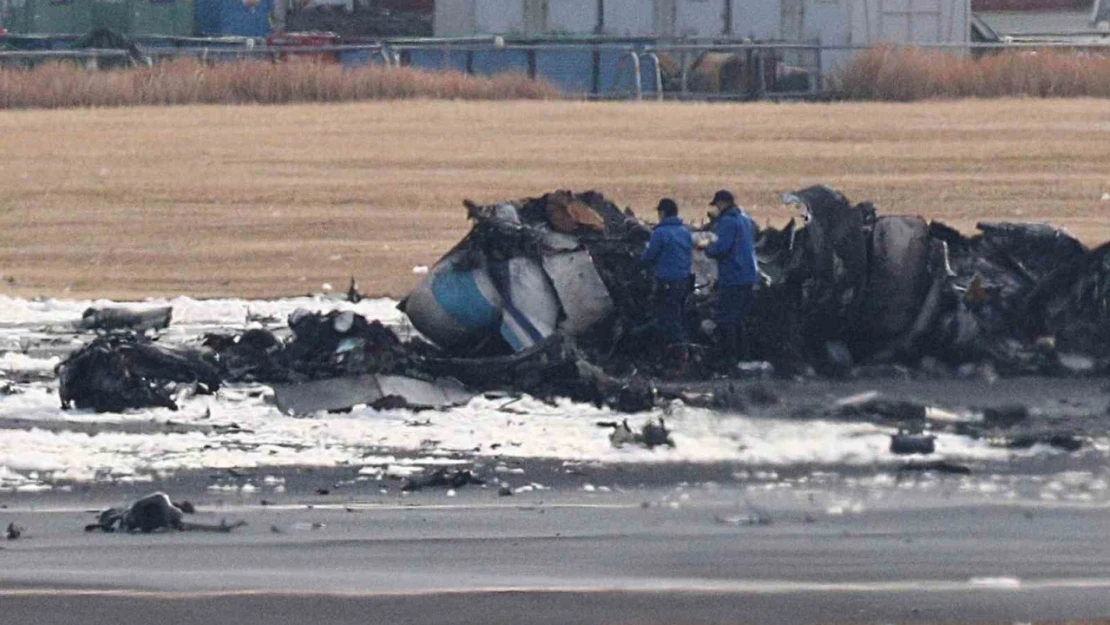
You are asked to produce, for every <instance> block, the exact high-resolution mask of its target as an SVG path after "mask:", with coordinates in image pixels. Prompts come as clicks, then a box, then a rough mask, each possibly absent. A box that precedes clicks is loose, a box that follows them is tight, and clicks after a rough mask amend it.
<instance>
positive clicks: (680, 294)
mask: <svg viewBox="0 0 1110 625" xmlns="http://www.w3.org/2000/svg"><path fill="white" fill-rule="evenodd" d="M689 285H690V281H689V280H674V281H670V280H656V281H655V322H656V323H657V324H658V325H659V331H660V332H662V334H663V341H664V342H665V343H666V344H667V345H679V344H682V343H685V342H686V295H687V292H688V290H689Z"/></svg>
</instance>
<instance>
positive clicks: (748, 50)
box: [0, 37, 1110, 100]
mask: <svg viewBox="0 0 1110 625" xmlns="http://www.w3.org/2000/svg"><path fill="white" fill-rule="evenodd" d="M197 43H199V44H203V42H197ZM212 43H213V45H196V44H194V42H193V41H190V45H185V46H182V47H165V46H163V47H147V48H145V49H143V50H142V54H143V55H144V57H147V58H149V59H150V60H151V62H157V61H158V60H161V59H172V58H195V59H197V60H200V61H202V62H207V63H213V62H227V61H234V60H245V59H265V60H274V61H279V60H282V59H286V58H289V57H297V56H302V55H303V56H314V57H323V56H330V57H332V58H333V59H335V60H337V61H341V62H343V63H344V64H347V65H355V64H368V63H373V64H379V65H381V66H384V67H387V68H395V67H401V66H412V67H417V68H420V67H425V68H428V69H457V70H460V71H466V72H468V73H476V74H479V73H483V72H482V70H481V69H476V66H477V64H478V63H477V61H478V60H482V61H490V60H491V59H494V58H495V57H496V56H497V55H515V57H514V60H515V63H516V64H515V65H508V66H506V67H507V69H509V70H510V71H520V72H521V73H526V74H528V75H529V76H531V77H534V78H544V79H547V80H549V81H552V82H554V83H555V84H556V85H557V86H560V81H561V80H564V79H566V80H568V81H569V80H570V79H574V81H575V82H577V83H578V84H579V86H580V85H581V83H582V82H583V79H584V76H583V74H586V73H588V74H589V78H590V80H589V82H590V86H589V88H586V89H572V90H567V91H569V94H570V95H578V96H581V97H585V98H591V99H637V100H643V99H649V98H650V99H655V100H664V99H703V100H713V99H743V100H751V99H793V98H818V97H821V96H822V92H823V89H824V80H823V78H824V75H825V72H826V70H828V69H831V68H830V67H829V66H828V65H827V63H826V60H825V59H826V57H829V58H831V56H830V55H834V56H835V55H839V56H840V57H841V58H847V57H848V56H850V55H851V54H852V53H854V52H858V51H861V50H866V49H869V48H871V47H872V46H868V45H860V44H841V45H821V44H814V43H786V42H747V41H744V42H736V41H720V40H701V41H698V40H679V41H653V40H629V41H611V40H598V41H574V42H556V41H538V42H505V41H504V40H502V39H501V38H499V37H493V38H490V37H484V38H462V39H450V40H442V39H408V40H391V41H382V42H376V43H363V44H337V45H320V46H266V45H265V44H264V42H259V41H257V40H247V39H244V40H241V41H240V42H238V44H235V45H229V44H228V43H227V42H226V41H224V40H220V41H213V42H212ZM914 47H916V48H922V49H933V50H944V51H949V52H954V53H962V54H972V53H984V52H990V51H998V50H1022V49H1027V50H1040V49H1071V50H1088V51H1098V52H1102V53H1110V38H1105V39H1098V40H1094V41H1081V42H1074V41H1007V42H1002V43H937V44H922V45H917V46H914ZM427 53H435V54H434V55H429V54H427ZM586 54H588V55H590V63H589V64H588V66H587V65H585V64H582V63H581V62H580V61H579V66H578V70H573V69H571V70H566V71H562V72H561V73H560V72H553V71H552V70H550V69H544V68H543V67H541V66H542V65H543V64H542V63H540V61H552V62H554V61H556V60H558V59H559V58H561V57H560V56H559V55H569V56H575V57H576V58H580V57H582V56H583V55H586ZM713 54H716V55H725V56H727V57H729V59H728V62H731V63H733V67H732V69H733V70H734V71H735V72H737V76H734V77H733V78H734V79H736V80H738V81H739V83H737V84H730V85H728V88H727V89H726V88H721V86H720V85H718V86H717V88H713V89H706V88H705V84H703V83H704V82H705V81H704V78H705V76H704V75H702V74H699V72H703V70H702V69H700V68H699V66H698V63H699V61H700V60H704V59H706V58H707V55H713ZM130 56H131V55H130V53H129V52H128V51H126V50H105V49H89V50H72V49H67V50H0V66H3V65H5V64H11V63H17V64H21V65H33V64H36V63H41V62H44V61H59V60H61V61H67V60H69V61H81V62H85V63H86V64H87V65H88V66H90V67H97V66H99V65H100V62H101V61H102V60H108V59H112V60H122V59H126V58H128V57H130ZM569 56H568V58H569ZM430 59H439V60H438V61H437V62H435V63H432V62H430ZM788 60H789V61H790V62H787V61H788ZM506 67H501V68H500V69H502V70H504V69H506ZM787 70H789V71H792V72H796V74H797V76H796V77H797V81H796V82H802V81H803V80H804V81H805V86H804V88H800V89H799V88H791V89H785V88H781V84H779V79H781V78H782V76H781V73H782V72H783V71H787ZM703 73H704V72H703ZM708 73H710V74H711V73H712V72H708ZM718 78H720V77H718Z"/></svg>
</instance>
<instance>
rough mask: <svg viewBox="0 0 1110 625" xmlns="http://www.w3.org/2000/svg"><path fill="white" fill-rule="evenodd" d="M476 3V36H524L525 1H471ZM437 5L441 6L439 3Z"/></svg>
mask: <svg viewBox="0 0 1110 625" xmlns="http://www.w3.org/2000/svg"><path fill="white" fill-rule="evenodd" d="M470 1H471V2H473V3H474V19H475V23H476V25H477V31H476V32H475V33H474V34H477V35H487V34H523V33H524V2H523V0H470ZM436 4H439V2H437V3H436Z"/></svg>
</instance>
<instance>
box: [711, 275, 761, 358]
mask: <svg viewBox="0 0 1110 625" xmlns="http://www.w3.org/2000/svg"><path fill="white" fill-rule="evenodd" d="M754 297H755V294H754V290H753V287H752V285H750V284H744V285H735V286H732V285H717V330H718V331H719V332H720V339H721V352H722V354H723V356H724V359H725V360H726V361H727V362H729V363H735V362H737V361H739V360H741V359H743V358H749V357H750V356H751V355H750V354H748V353H747V351H748V349H747V337H746V335H745V333H744V317H745V316H747V314H748V309H749V308H751V305H752V302H753V301H754Z"/></svg>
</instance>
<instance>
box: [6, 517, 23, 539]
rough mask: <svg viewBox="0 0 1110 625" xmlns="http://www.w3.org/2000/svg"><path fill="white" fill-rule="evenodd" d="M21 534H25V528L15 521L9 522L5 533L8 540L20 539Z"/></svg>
mask: <svg viewBox="0 0 1110 625" xmlns="http://www.w3.org/2000/svg"><path fill="white" fill-rule="evenodd" d="M20 536H23V528H22V527H20V526H19V525H16V524H15V521H12V522H11V523H8V529H7V532H6V533H5V537H6V538H7V539H8V540H18V539H19V537H20Z"/></svg>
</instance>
